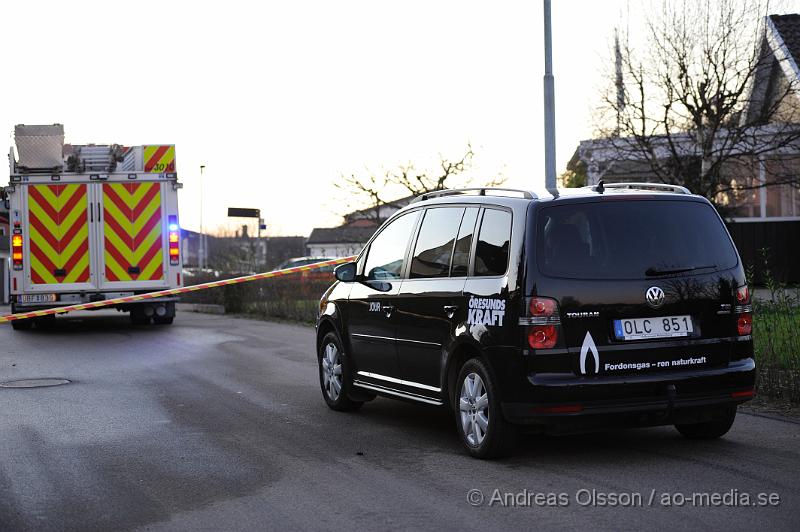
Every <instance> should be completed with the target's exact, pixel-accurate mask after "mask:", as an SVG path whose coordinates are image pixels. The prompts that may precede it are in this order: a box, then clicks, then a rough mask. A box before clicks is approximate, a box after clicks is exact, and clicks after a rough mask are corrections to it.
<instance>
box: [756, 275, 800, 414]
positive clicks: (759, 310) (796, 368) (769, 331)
mask: <svg viewBox="0 0 800 532" xmlns="http://www.w3.org/2000/svg"><path fill="white" fill-rule="evenodd" d="M782 294H783V295H782V297H781V298H779V299H773V300H770V301H754V303H753V311H754V312H753V341H754V348H755V353H756V362H757V364H758V382H757V390H758V394H759V395H762V396H766V397H771V398H774V399H784V400H789V401H792V402H795V403H800V295H798V296H797V297H793V296H790V295H788V293H787V292H786V291H784V292H782Z"/></svg>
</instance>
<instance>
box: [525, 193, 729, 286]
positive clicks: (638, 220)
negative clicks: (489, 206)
mask: <svg viewBox="0 0 800 532" xmlns="http://www.w3.org/2000/svg"><path fill="white" fill-rule="evenodd" d="M536 231H537V234H536V237H537V238H536V242H537V244H536V246H537V253H536V255H537V262H538V266H539V270H540V271H541V272H542V274H544V275H547V276H549V277H563V278H570V279H647V278H657V277H660V276H667V275H674V274H680V273H683V274H692V273H707V272H712V271H715V270H724V269H729V268H732V267H734V266H736V264H737V263H738V258H737V255H736V250H735V248H734V247H733V244H732V242H731V240H730V237H729V236H728V233H727V231H726V230H725V226H724V225H723V223H722V222H721V221H720V219H719V217H718V216H717V213H716V211H715V210H714V208H713V207H712V206H711V205H709V204H707V203H702V202H697V201H672V200H667V201H665V200H625V201H599V202H591V203H575V204H567V205H556V206H552V207H544V208H542V209H541V210H540V211H539V214H538V217H537V230H536Z"/></svg>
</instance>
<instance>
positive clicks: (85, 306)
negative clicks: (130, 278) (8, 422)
mask: <svg viewBox="0 0 800 532" xmlns="http://www.w3.org/2000/svg"><path fill="white" fill-rule="evenodd" d="M353 259H355V256H353V257H343V258H341V259H331V260H326V261H324V262H315V263H314V264H306V265H304V266H295V267H294V268H286V269H285V270H273V271H271V272H265V273H257V274H255V275H245V276H243V277H235V278H233V279H225V280H223V281H213V282H210V283H203V284H196V285H192V286H184V287H182V288H170V289H168V290H159V291H158V292H150V293H148V294H138V295H135V296H126V297H118V298H115V299H106V300H104V301H94V302H92V303H80V304H78V305H67V306H63V307H56V308H48V309H44V310H34V311H31V312H20V313H19V314H7V315H5V316H0V323H8V322H10V321H14V320H24V319H27V318H38V317H40V316H48V315H50V314H63V313H65V312H71V311H73V310H91V309H95V308H102V307H109V306H111V305H121V304H123V303H133V302H135V301H144V300H147V299H158V298H159V297H167V296H174V295H177V294H184V293H186V292H195V291H197V290H205V289H207V288H217V287H220V286H226V285H229V284H239V283H247V282H250V281H258V280H259V279H270V278H273V277H283V276H285V275H292V274H293V273H298V272H305V271H309V270H316V269H317V268H323V267H325V266H333V265H336V264H344V263H345V262H350V261H352V260H353Z"/></svg>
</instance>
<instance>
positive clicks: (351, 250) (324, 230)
mask: <svg viewBox="0 0 800 532" xmlns="http://www.w3.org/2000/svg"><path fill="white" fill-rule="evenodd" d="M377 228H378V226H377V225H375V224H374V223H373V224H372V225H367V226H346V225H343V226H340V227H315V228H314V229H313V230H312V231H311V235H310V236H309V237H308V241H306V254H307V255H308V256H310V257H330V258H339V257H349V256H351V255H356V254H358V253H359V252H360V251H361V248H363V247H364V244H366V243H367V240H369V239H370V237H371V236H372V235H373V233H375V230H376V229H377Z"/></svg>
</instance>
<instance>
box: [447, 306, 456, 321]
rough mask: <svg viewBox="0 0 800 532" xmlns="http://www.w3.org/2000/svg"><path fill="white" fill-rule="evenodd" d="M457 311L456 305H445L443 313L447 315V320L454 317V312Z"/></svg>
mask: <svg viewBox="0 0 800 532" xmlns="http://www.w3.org/2000/svg"><path fill="white" fill-rule="evenodd" d="M457 310H458V305H445V306H444V312H445V314H447V317H448V318H452V317H453V316H455V314H456V311H457Z"/></svg>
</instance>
